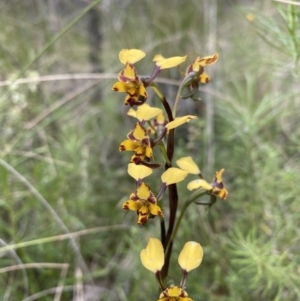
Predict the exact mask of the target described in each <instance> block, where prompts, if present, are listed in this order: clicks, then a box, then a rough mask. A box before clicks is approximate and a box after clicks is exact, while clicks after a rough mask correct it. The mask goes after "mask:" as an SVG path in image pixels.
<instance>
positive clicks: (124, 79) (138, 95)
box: [112, 62, 148, 106]
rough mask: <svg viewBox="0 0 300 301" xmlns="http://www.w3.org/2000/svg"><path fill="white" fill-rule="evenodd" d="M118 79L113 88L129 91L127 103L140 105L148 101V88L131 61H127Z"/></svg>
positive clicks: (117, 90) (118, 90)
mask: <svg viewBox="0 0 300 301" xmlns="http://www.w3.org/2000/svg"><path fill="white" fill-rule="evenodd" d="M118 79H119V81H118V82H116V83H115V84H114V85H113V87H112V90H114V91H116V92H126V93H127V97H126V98H125V101H124V103H125V105H128V104H129V105H130V106H133V105H135V104H137V105H140V104H143V103H144V102H145V101H146V99H147V97H148V94H147V91H146V88H145V86H144V84H143V82H142V81H141V80H140V78H139V77H138V75H137V72H136V69H135V67H134V66H133V65H132V64H131V63H128V62H127V63H126V65H125V68H124V69H123V70H122V71H121V72H120V73H119V75H118Z"/></svg>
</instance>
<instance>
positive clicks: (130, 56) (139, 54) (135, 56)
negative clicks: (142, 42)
mask: <svg viewBox="0 0 300 301" xmlns="http://www.w3.org/2000/svg"><path fill="white" fill-rule="evenodd" d="M145 56H146V53H145V52H144V51H143V50H140V49H122V50H121V51H120V52H119V59H120V62H121V63H122V64H124V65H126V64H127V63H130V64H134V63H136V62H138V61H140V60H141V59H142V58H144V57H145Z"/></svg>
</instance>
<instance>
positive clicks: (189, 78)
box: [172, 72, 195, 118]
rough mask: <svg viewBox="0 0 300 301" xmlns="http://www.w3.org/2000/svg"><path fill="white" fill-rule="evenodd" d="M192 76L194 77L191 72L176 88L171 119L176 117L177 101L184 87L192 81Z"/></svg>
mask: <svg viewBox="0 0 300 301" xmlns="http://www.w3.org/2000/svg"><path fill="white" fill-rule="evenodd" d="M194 76H195V72H191V73H189V74H188V75H187V76H186V77H185V78H184V79H183V81H182V82H181V84H180V86H179V88H178V91H177V94H176V98H175V102H174V107H173V111H172V115H173V118H175V117H176V113H177V108H178V104H179V101H180V98H181V92H182V90H183V89H184V87H186V86H187V85H188V84H190V82H191V81H192V80H193V77H194Z"/></svg>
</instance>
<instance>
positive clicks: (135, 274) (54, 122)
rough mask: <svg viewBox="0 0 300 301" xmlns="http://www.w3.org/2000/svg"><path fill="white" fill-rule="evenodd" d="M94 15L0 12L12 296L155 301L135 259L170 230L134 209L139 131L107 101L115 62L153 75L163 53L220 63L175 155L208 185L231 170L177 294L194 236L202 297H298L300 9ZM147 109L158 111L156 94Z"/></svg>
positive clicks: (108, 10)
mask: <svg viewBox="0 0 300 301" xmlns="http://www.w3.org/2000/svg"><path fill="white" fill-rule="evenodd" d="M296 2H297V1H296ZM92 4H93V2H91V1H84V0H76V1H71V0H64V1H59V0H44V1H41V0H29V1H18V0H10V1H5V0H2V1H1V2H0V28H1V30H0V122H1V128H0V130H1V135H0V139H1V148H0V215H1V219H0V258H1V260H0V299H1V300H12V301H14V300H17V301H19V300H26V301H29V300H45V301H48V300H55V301H59V300H74V301H75V300H76V301H82V300H86V301H89V300H113V301H118V300H121V301H125V300H130V301H131V300H132V301H135V300H139V301H143V300H145V301H146V300H147V301H149V300H157V297H158V292H157V284H156V281H155V277H154V275H153V274H152V273H150V272H149V271H147V270H146V269H145V268H144V267H143V266H142V265H141V263H140V260H139V253H140V250H141V249H143V248H144V247H145V246H146V243H147V241H148V238H149V237H159V231H160V229H159V220H158V219H154V220H150V221H149V222H148V223H147V225H146V226H144V227H138V226H137V224H136V215H135V214H134V213H132V212H124V211H123V210H122V203H123V202H124V201H125V200H126V199H127V198H128V196H129V194H130V193H131V192H132V191H133V190H134V189H135V183H134V181H133V180H132V179H131V178H130V177H129V176H128V175H127V163H128V160H129V158H130V154H128V153H119V151H118V146H119V143H120V142H121V141H122V140H124V139H125V137H126V134H127V133H128V132H129V131H130V130H131V127H132V124H133V123H132V120H130V119H129V118H128V117H127V116H126V112H127V110H128V108H127V107H125V106H124V105H123V100H124V94H119V93H114V92H112V91H111V86H112V85H113V83H114V82H115V81H116V76H117V73H118V72H119V71H120V70H121V69H122V64H121V63H120V62H119V60H118V53H119V51H120V50H121V49H122V48H139V49H142V50H144V51H145V52H146V53H147V56H146V58H144V59H143V60H142V61H141V62H139V63H137V64H136V67H137V69H138V71H139V74H143V75H147V74H150V73H151V72H152V70H153V63H152V58H153V56H154V55H155V54H158V53H162V54H163V55H164V56H166V57H168V56H177V55H188V59H187V63H186V65H187V64H189V63H191V62H192V60H193V59H194V58H195V57H197V56H205V55H211V54H213V53H215V52H218V53H219V61H218V62H217V63H216V64H215V65H213V66H210V67H208V68H207V69H206V72H207V73H208V74H209V75H210V77H211V82H210V83H209V84H207V85H205V86H201V89H200V90H201V91H200V97H201V100H200V101H198V102H193V101H192V100H182V101H181V102H180V107H179V110H180V111H179V112H180V115H184V114H193V115H197V116H198V117H199V118H198V120H196V121H195V122H191V123H189V124H188V125H186V126H185V127H183V128H182V129H181V128H180V129H179V130H178V134H177V136H176V137H177V146H176V152H175V159H178V158H180V157H181V156H189V155H190V156H192V157H193V158H194V160H195V161H196V162H197V163H198V164H199V166H200V167H201V169H202V171H203V173H204V175H205V177H206V178H207V179H208V180H210V179H211V178H212V177H213V173H214V171H215V170H217V169H220V168H225V170H226V172H225V179H224V181H225V183H226V187H227V188H228V190H229V197H228V198H227V200H226V201H220V200H219V201H218V202H217V203H216V204H215V205H214V206H213V207H212V208H211V209H210V210H208V209H207V208H204V207H201V206H197V205H193V206H191V207H190V208H189V209H188V211H187V215H186V216H185V218H184V220H183V223H182V225H181V229H180V231H179V233H178V236H177V241H176V243H175V246H174V253H173V256H172V259H171V268H170V276H171V278H172V279H174V281H175V283H177V284H178V283H179V280H180V277H181V274H180V273H181V272H180V268H179V266H178V264H177V256H178V254H179V252H180V250H181V248H182V246H183V245H184V243H185V242H186V241H187V240H195V241H198V242H200V243H201V245H202V246H203V248H204V260H203V263H202V265H201V266H200V268H198V269H197V270H195V271H193V272H191V274H190V275H189V277H188V280H187V287H186V290H187V291H188V293H189V296H190V297H191V298H192V299H193V300H194V301H197V300H210V301H215V300H218V301H233V300H234V301H242V300H243V301H251V300H255V301H258V300H261V301H269V300H291V301H293V300H300V289H299V287H300V280H299V279H300V277H299V276H300V256H299V254H300V210H299V202H300V198H299V195H300V185H299V182H300V176H299V174H300V173H299V172H300V152H299V151H300V126H299V118H300V116H299V109H300V97H299V94H300V85H299V82H300V81H299V79H300V73H299V70H300V68H299V56H300V46H299V43H300V42H299V41H300V2H299V5H297V3H296V4H294V5H288V4H284V3H278V2H272V1H245V0H244V1H229V0H228V1H225V0H224V1H223V0H222V1H221V0H220V1H216V0H186V1H184V0H172V1H171V0H166V1H151V0H144V1H140V0H111V1H109V0H103V1H98V3H97V4H95V5H92ZM89 5H90V7H91V9H90V10H89V11H87V9H86V8H87V7H88V6H89ZM76 18H77V19H76ZM74 20H77V22H73V21H74ZM67 29H68V30H67ZM183 68H184V67H183ZM168 79H172V80H173V81H172V85H166V84H165V82H166V81H167V80H168ZM179 79H180V74H179V72H178V71H177V70H176V69H171V70H164V71H162V72H161V74H160V78H159V79H157V82H160V84H159V85H160V88H161V89H162V91H164V93H165V95H166V97H167V99H168V100H169V101H170V102H172V101H173V99H174V96H175V95H176V90H177V86H176V83H177V82H176V80H179ZM174 80H175V81H174ZM149 103H152V104H154V105H156V106H159V105H160V104H159V100H158V99H157V98H156V97H155V96H154V95H153V93H150V97H149ZM156 158H157V160H158V161H161V160H162V159H161V158H160V156H159V154H158V153H157V155H156ZM191 179H192V177H191V178H188V179H187V180H185V181H184V182H183V183H181V184H180V185H179V196H180V201H179V208H181V206H182V204H183V202H184V199H185V197H186V196H187V195H188V192H187V190H186V188H185V187H186V184H187V182H188V181H189V180H191ZM149 184H150V186H151V189H152V190H153V191H154V192H156V193H157V191H158V189H159V185H160V183H159V182H158V181H157V179H155V178H152V179H149ZM162 206H163V208H165V209H166V207H167V205H164V203H162ZM68 233H73V234H74V235H73V237H74V238H73V240H72V239H70V236H68Z"/></svg>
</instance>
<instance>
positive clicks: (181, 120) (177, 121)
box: [166, 115, 197, 130]
mask: <svg viewBox="0 0 300 301" xmlns="http://www.w3.org/2000/svg"><path fill="white" fill-rule="evenodd" d="M192 119H197V116H193V115H186V116H182V117H176V118H175V119H174V120H173V121H171V122H169V123H168V124H167V125H166V128H167V129H168V130H171V129H174V128H177V127H178V126H180V125H182V124H184V123H187V122H190V121H191V120H192Z"/></svg>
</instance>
